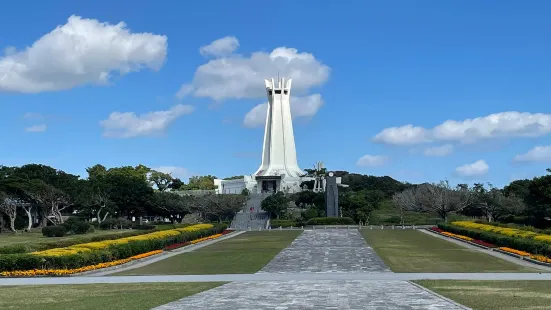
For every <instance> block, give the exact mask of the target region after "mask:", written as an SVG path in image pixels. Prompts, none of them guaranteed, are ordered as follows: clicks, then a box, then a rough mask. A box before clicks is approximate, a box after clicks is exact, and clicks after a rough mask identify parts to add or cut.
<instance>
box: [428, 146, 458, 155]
mask: <svg viewBox="0 0 551 310" xmlns="http://www.w3.org/2000/svg"><path fill="white" fill-rule="evenodd" d="M452 152H453V145H451V144H444V145H441V146H433V147H428V148H426V149H425V150H424V151H423V154H424V155H425V156H448V155H450V154H451V153H452Z"/></svg>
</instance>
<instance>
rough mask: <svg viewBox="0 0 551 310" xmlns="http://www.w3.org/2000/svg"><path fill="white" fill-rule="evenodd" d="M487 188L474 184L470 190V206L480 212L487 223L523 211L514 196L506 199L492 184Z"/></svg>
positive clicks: (520, 203)
mask: <svg viewBox="0 0 551 310" xmlns="http://www.w3.org/2000/svg"><path fill="white" fill-rule="evenodd" d="M488 186H489V188H488V189H486V188H485V187H484V185H483V184H480V183H475V184H474V186H473V189H472V191H473V201H472V204H473V205H474V206H475V207H477V208H479V209H480V210H481V211H482V213H483V214H484V215H485V216H486V219H487V220H488V222H493V221H496V220H498V219H499V218H500V217H502V216H504V215H508V214H517V213H518V212H519V211H520V210H522V209H523V206H524V204H523V203H522V201H521V200H520V199H518V198H517V197H516V196H515V195H511V196H509V197H508V196H505V195H504V194H503V192H502V191H501V190H500V189H498V188H495V187H494V186H493V185H492V184H488Z"/></svg>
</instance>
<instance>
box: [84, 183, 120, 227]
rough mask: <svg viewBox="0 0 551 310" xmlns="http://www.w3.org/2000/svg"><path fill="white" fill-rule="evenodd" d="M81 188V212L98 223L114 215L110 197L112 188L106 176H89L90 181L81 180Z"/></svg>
mask: <svg viewBox="0 0 551 310" xmlns="http://www.w3.org/2000/svg"><path fill="white" fill-rule="evenodd" d="M80 187H81V193H80V195H79V202H80V206H81V208H80V210H79V211H80V212H83V211H84V212H86V213H88V215H89V216H90V217H95V218H96V220H97V221H98V223H101V222H103V221H104V220H105V219H106V218H107V216H108V215H109V214H112V213H114V208H113V206H114V204H113V202H112V201H111V199H110V196H109V193H110V188H109V184H108V183H107V180H106V176H105V175H99V176H96V177H93V176H89V177H88V180H81V183H80Z"/></svg>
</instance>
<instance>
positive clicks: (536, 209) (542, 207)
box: [526, 169, 551, 227]
mask: <svg viewBox="0 0 551 310" xmlns="http://www.w3.org/2000/svg"><path fill="white" fill-rule="evenodd" d="M548 171H549V169H548ZM528 190H529V194H528V195H527V197H526V202H527V210H526V211H527V214H530V216H532V217H533V218H534V219H535V223H534V225H536V226H538V227H547V226H549V225H550V220H549V218H551V175H545V176H541V177H537V178H534V179H533V180H532V181H531V183H530V185H529V186H528Z"/></svg>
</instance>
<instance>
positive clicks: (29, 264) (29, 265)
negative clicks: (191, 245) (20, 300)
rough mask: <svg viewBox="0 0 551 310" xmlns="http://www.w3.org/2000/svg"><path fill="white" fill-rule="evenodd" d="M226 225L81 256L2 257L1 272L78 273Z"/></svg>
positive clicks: (198, 235)
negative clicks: (75, 270) (83, 269)
mask: <svg viewBox="0 0 551 310" xmlns="http://www.w3.org/2000/svg"><path fill="white" fill-rule="evenodd" d="M226 228H227V226H226V225H215V226H214V227H213V228H208V229H202V230H199V231H193V232H184V233H182V234H180V235H178V236H173V237H170V238H167V239H160V240H141V241H133V242H129V243H127V244H119V245H112V246H110V247H109V248H107V249H106V250H101V251H92V252H86V253H79V254H75V255H65V256H56V257H46V256H38V255H32V254H29V253H19V254H3V255H0V271H14V270H31V269H74V268H80V267H84V266H90V265H95V264H99V263H105V262H110V261H113V260H117V259H124V258H128V257H131V256H134V255H138V254H142V253H146V252H150V251H154V250H161V249H163V248H164V247H166V246H169V245H172V244H175V243H182V242H187V241H191V240H194V239H198V238H202V237H207V236H211V235H214V234H218V233H221V232H222V231H224V230H225V229H226Z"/></svg>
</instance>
